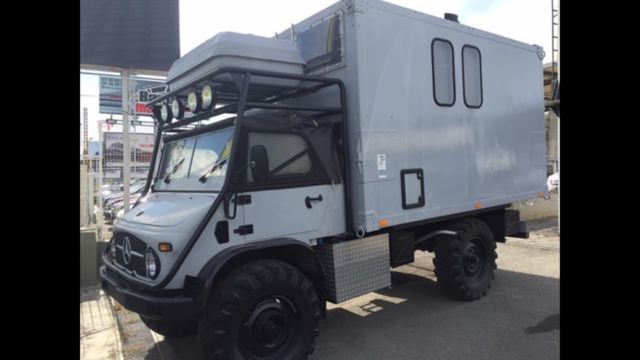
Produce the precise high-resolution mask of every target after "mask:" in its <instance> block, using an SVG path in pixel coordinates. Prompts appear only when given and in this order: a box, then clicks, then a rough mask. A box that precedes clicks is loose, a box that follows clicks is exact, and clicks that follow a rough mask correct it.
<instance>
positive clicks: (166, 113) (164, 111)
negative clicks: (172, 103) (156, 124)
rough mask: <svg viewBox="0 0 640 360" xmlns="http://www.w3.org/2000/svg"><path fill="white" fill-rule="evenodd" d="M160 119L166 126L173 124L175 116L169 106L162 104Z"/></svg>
mask: <svg viewBox="0 0 640 360" xmlns="http://www.w3.org/2000/svg"><path fill="white" fill-rule="evenodd" d="M160 119H162V121H163V122H164V123H165V124H168V123H169V122H171V119H173V114H172V113H171V108H169V105H167V104H162V107H160Z"/></svg>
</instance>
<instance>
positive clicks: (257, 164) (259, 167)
mask: <svg viewBox="0 0 640 360" xmlns="http://www.w3.org/2000/svg"><path fill="white" fill-rule="evenodd" d="M250 158H251V174H252V175H253V180H254V181H256V182H262V181H266V180H267V179H268V178H269V157H268V156H267V148H265V147H264V145H254V146H252V147H251V153H250Z"/></svg>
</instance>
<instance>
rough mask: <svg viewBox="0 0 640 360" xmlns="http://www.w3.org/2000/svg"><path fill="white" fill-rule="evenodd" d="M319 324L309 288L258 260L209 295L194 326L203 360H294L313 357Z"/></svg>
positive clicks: (284, 268) (291, 270)
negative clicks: (196, 324) (203, 356)
mask: <svg viewBox="0 0 640 360" xmlns="http://www.w3.org/2000/svg"><path fill="white" fill-rule="evenodd" d="M319 319H320V307H319V299H318V296H317V294H316V292H315V289H314V287H313V284H312V283H311V282H310V281H309V280H308V279H307V278H306V277H305V276H304V275H303V274H302V273H301V272H300V271H299V270H298V269H296V268H295V267H293V266H291V265H289V264H287V263H284V262H282V261H277V260H259V261H254V262H250V263H247V264H245V265H242V266H240V267H239V268H237V269H234V270H233V271H231V272H230V273H229V274H228V275H227V276H226V277H225V278H224V279H223V280H222V281H220V282H219V283H218V284H217V285H216V286H215V287H214V289H213V290H212V293H211V295H210V296H209V300H208V304H207V307H206V309H205V311H204V315H203V316H202V317H201V320H200V322H199V325H198V327H199V332H198V342H199V344H200V347H201V348H202V350H203V354H204V355H205V358H206V359H207V360H214V359H215V360H219V359H224V360H232V359H250V360H258V359H260V360H280V359H286V360H300V359H306V358H307V356H308V355H309V354H311V353H312V352H313V349H314V342H315V338H316V336H317V335H318V333H319V330H318V328H317V326H318V321H319Z"/></svg>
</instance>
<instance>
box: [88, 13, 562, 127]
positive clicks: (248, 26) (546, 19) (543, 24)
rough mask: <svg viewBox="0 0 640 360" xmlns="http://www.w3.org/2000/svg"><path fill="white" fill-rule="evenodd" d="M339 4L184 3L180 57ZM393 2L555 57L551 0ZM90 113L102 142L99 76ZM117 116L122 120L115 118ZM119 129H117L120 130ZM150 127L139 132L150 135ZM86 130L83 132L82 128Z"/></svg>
mask: <svg viewBox="0 0 640 360" xmlns="http://www.w3.org/2000/svg"><path fill="white" fill-rule="evenodd" d="M335 2H337V1H336V0H306V1H301V0H269V1H265V0H262V1H260V0H232V1H229V0H180V55H184V54H185V53H187V52H189V51H190V50H191V49H193V48H194V47H196V46H198V45H199V44H201V43H202V42H204V41H206V40H208V39H209V38H211V37H212V36H214V35H215V34H217V33H219V32H222V31H234V32H239V33H249V34H254V35H261V36H267V37H272V36H273V35H274V34H275V33H276V32H280V31H282V30H284V29H286V28H287V27H289V26H290V25H291V24H292V23H297V22H299V21H301V20H303V19H305V18H307V17H309V16H311V15H313V14H315V13H317V12H318V11H320V10H322V9H324V8H326V7H327V6H329V5H331V4H334V3H335ZM387 2H390V3H393V4H396V5H400V6H404V7H407V8H410V9H413V10H417V11H420V12H423V13H426V14H429V15H433V16H438V17H442V16H443V15H444V13H445V12H451V13H455V14H457V15H458V19H459V21H460V23H462V24H464V25H467V26H471V27H474V28H478V29H481V30H485V31H488V32H492V33H495V34H498V35H502V36H505V37H508V38H511V39H514V40H518V41H522V42H524V43H528V44H536V45H541V46H542V47H543V48H544V49H545V52H546V54H547V56H546V58H545V59H544V62H545V63H547V62H550V61H551V60H550V59H551V57H550V54H551V0H387ZM83 107H87V109H88V114H89V135H88V136H89V138H93V139H97V138H98V126H97V121H98V119H106V118H108V115H105V114H100V113H99V110H98V76H94V75H81V77H80V122H81V123H82V108H83ZM114 118H120V117H119V116H114ZM118 128H119V127H116V128H112V130H119V129H118ZM149 130H150V129H148V128H140V127H138V129H136V131H138V132H147V131H149ZM81 131H82V129H81Z"/></svg>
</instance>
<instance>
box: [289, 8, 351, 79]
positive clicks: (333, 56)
mask: <svg viewBox="0 0 640 360" xmlns="http://www.w3.org/2000/svg"><path fill="white" fill-rule="evenodd" d="M333 17H335V18H337V21H336V22H337V30H338V33H339V36H338V39H339V42H340V46H339V47H338V48H336V49H333V50H332V51H331V52H327V53H324V54H322V55H318V56H316V57H314V58H311V59H308V60H307V59H303V60H304V61H305V63H306V65H305V67H304V73H305V74H307V75H320V74H325V73H328V72H331V71H333V70H336V69H338V68H341V67H344V66H345V64H346V60H345V58H346V57H345V30H344V16H343V14H342V13H341V12H335V13H332V14H330V15H328V16H326V17H324V18H322V19H320V20H318V21H315V22H313V23H312V24H309V25H308V26H305V27H303V28H299V29H298V28H296V29H295V31H294V34H293V41H294V43H295V44H296V46H297V47H298V49H299V51H300V53H302V50H301V49H300V35H301V34H302V33H303V32H305V31H310V30H312V29H313V28H315V27H317V26H319V25H321V24H323V23H325V22H327V21H331V18H333ZM335 60H338V61H335Z"/></svg>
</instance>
